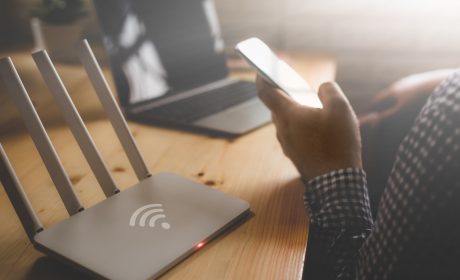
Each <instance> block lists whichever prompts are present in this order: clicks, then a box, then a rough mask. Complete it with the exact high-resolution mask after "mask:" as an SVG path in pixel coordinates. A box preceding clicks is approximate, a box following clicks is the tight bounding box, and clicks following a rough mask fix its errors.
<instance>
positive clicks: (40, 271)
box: [25, 257, 95, 280]
mask: <svg viewBox="0 0 460 280" xmlns="http://www.w3.org/2000/svg"><path fill="white" fill-rule="evenodd" d="M25 279H26V280H42V279H43V280H45V279H67V280H83V279H85V280H92V279H95V278H93V277H91V276H88V275H87V274H84V273H82V272H80V271H78V270H76V269H74V268H72V267H70V266H68V265H65V264H63V263H60V262H58V261H56V260H55V259H53V258H51V257H41V258H39V259H38V260H37V261H35V263H34V264H33V266H32V268H31V269H30V271H29V273H27V276H26V278H25Z"/></svg>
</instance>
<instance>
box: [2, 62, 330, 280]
mask: <svg viewBox="0 0 460 280" xmlns="http://www.w3.org/2000/svg"><path fill="white" fill-rule="evenodd" d="M292 58H293V59H292V62H291V63H292V65H293V66H294V68H296V69H297V70H298V71H299V72H300V73H301V74H302V75H304V76H305V77H306V78H307V79H308V80H309V81H310V82H311V83H312V85H313V86H314V87H317V86H318V85H319V84H320V83H321V82H323V81H326V80H332V79H334V73H335V63H334V60H333V59H331V58H330V57H326V56H308V55H302V54H292ZM13 59H14V61H15V63H16V66H17V67H18V69H19V72H20V74H21V75H22V78H23V79H24V82H25V84H26V88H27V89H28V90H29V93H30V94H31V95H32V97H33V99H35V100H38V101H36V105H37V106H38V111H39V114H40V115H41V116H42V117H43V119H44V123H45V126H46V128H47V130H48V133H49V134H50V137H51V139H52V141H53V143H54V145H55V147H56V150H57V151H58V154H59V155H60V157H61V159H62V162H63V164H64V165H65V167H66V170H67V172H68V174H69V176H70V177H71V180H72V182H73V183H74V186H75V188H76V190H77V193H78V195H79V197H80V199H81V201H82V203H83V205H84V206H85V207H86V208H88V207H91V206H92V205H94V204H95V203H98V202H99V201H101V200H103V199H104V196H103V193H102V191H101V189H100V188H99V186H98V184H97V181H96V179H95V178H94V175H93V174H92V173H91V170H90V169H89V167H88V164H87V163H86V161H85V159H84V158H83V156H82V154H81V152H80V150H79V148H78V146H77V144H76V142H75V140H74V139H73V137H72V135H71V133H70V131H69V129H68V128H67V127H66V126H65V125H63V119H62V117H61V115H60V114H59V113H58V110H57V108H56V106H55V105H54V103H53V102H52V100H51V97H50V94H49V93H48V90H47V89H46V88H45V85H44V82H43V81H42V80H41V78H40V76H39V74H38V72H37V70H36V68H35V66H34V64H33V62H32V60H31V58H30V57H29V56H28V55H25V54H21V53H18V54H13ZM59 72H60V73H61V75H62V76H63V79H64V82H65V84H66V85H67V87H68V89H69V92H70V93H71V95H72V97H73V99H74V101H75V104H76V106H77V107H78V108H79V110H80V111H81V113H82V117H83V119H84V120H85V122H86V124H87V126H88V129H89V131H90V133H91V135H92V136H93V138H94V140H95V142H96V145H97V147H98V148H99V149H100V151H101V154H102V155H103V157H104V159H105V160H106V162H107V165H108V166H109V167H110V169H111V170H112V171H113V174H114V178H115V180H116V182H117V183H118V185H119V187H120V188H121V189H126V188H128V187H130V186H132V185H133V184H134V183H136V177H135V175H134V173H133V171H132V170H131V168H130V165H129V163H128V160H127V158H126V156H125V155H124V153H123V151H122V148H121V146H120V144H119V142H118V141H117V139H116V137H115V134H114V132H113V130H112V128H111V126H110V124H109V123H108V121H107V119H106V118H105V117H104V115H103V113H102V108H101V107H100V104H99V103H98V102H97V99H96V98H95V93H94V92H93V89H92V88H91V86H90V84H89V82H88V81H87V79H86V76H85V74H84V72H83V71H82V69H81V68H79V67H77V66H72V67H70V66H62V67H59ZM234 75H235V76H239V77H245V78H248V77H249V78H253V76H254V74H253V73H251V74H248V73H239V74H238V73H236V74H234ZM4 90H5V89H4V87H2V85H0V101H1V103H0V116H1V117H2V118H0V119H1V120H3V124H2V125H1V129H0V141H1V143H2V144H3V146H4V147H5V150H6V152H7V154H8V155H9V157H10V160H11V161H12V164H13V166H14V168H15V170H16V172H17V174H18V176H19V178H20V181H21V182H22V184H23V185H24V188H25V191H26V193H27V194H28V195H29V198H30V200H31V203H32V205H33V206H34V208H35V210H36V211H37V212H38V215H39V218H40V220H41V221H42V222H43V224H44V226H45V227H49V226H51V225H53V224H56V223H58V222H60V221H62V220H64V219H66V218H67V214H66V211H65V209H64V206H63V204H62V202H61V200H60V198H59V196H58V195H57V192H56V190H55V188H54V186H53V184H52V182H51V180H50V178H49V176H48V175H47V174H48V173H47V171H46V169H45V168H44V166H43V163H42V161H41V159H40V157H39V155H38V153H37V151H36V150H35V147H34V145H33V143H32V141H31V139H30V137H29V135H28V134H27V133H26V132H25V131H24V128H23V125H22V122H21V121H17V120H16V119H17V113H16V110H15V107H14V105H13V104H12V103H11V102H10V101H9V100H8V98H6V97H5V93H4ZM0 123H1V122H0ZM5 123H6V124H5ZM129 125H130V128H131V130H132V131H133V133H134V135H135V138H136V140H137V143H138V145H139V147H140V149H141V151H142V153H143V155H144V157H145V160H146V161H147V164H148V166H149V167H150V168H151V171H152V172H153V173H154V174H155V173H157V172H160V171H172V172H175V173H177V174H180V175H182V176H185V177H187V178H190V179H192V180H195V181H198V182H202V183H203V184H206V185H208V186H209V187H211V188H216V189H219V190H221V191H223V192H225V193H229V194H232V195H235V196H238V197H240V198H242V199H244V200H246V201H248V202H249V204H250V205H251V209H252V211H253V212H254V214H255V215H254V217H252V218H251V219H249V220H248V221H246V222H245V223H244V224H242V225H241V226H239V227H238V228H236V229H235V230H233V231H231V232H230V233H227V234H224V235H223V236H220V237H219V238H217V239H216V240H214V241H212V242H210V243H209V244H207V246H205V247H204V248H203V249H201V250H200V251H199V252H197V253H196V254H194V255H192V256H191V257H189V258H187V259H186V260H185V261H183V262H182V263H180V264H179V265H177V266H176V267H174V268H173V269H172V270H170V271H169V272H167V273H166V274H165V275H164V276H163V279H300V278H301V274H302V266H303V256H304V252H305V245H306V240H307V232H308V221H307V216H306V214H305V211H304V208H303V202H302V192H303V190H302V184H301V183H300V181H299V180H298V174H297V172H296V170H295V169H294V167H293V165H292V164H291V163H290V162H289V160H288V159H287V158H286V157H285V156H284V155H283V153H282V151H281V148H280V146H279V144H278V142H277V140H276V137H275V130H274V127H273V125H267V126H265V127H262V128H260V129H258V130H256V131H254V132H252V133H249V134H247V135H244V136H242V137H240V138H237V139H234V140H227V139H219V138H211V137H207V136H204V135H198V134H192V133H187V132H181V131H176V130H170V129H164V128H158V127H154V126H146V125H141V124H137V123H129ZM81 278H84V275H82V274H80V273H78V272H76V271H73V270H71V269H70V268H67V267H66V266H64V265H61V264H59V263H57V262H55V261H54V260H52V259H51V258H49V257H43V255H42V254H41V253H39V252H38V251H36V250H35V249H34V248H33V246H31V244H30V242H29V241H28V239H27V237H26V234H25V233H24V231H23V229H22V227H21V224H20V222H19V220H18V218H17V217H16V214H15V212H14V209H13V207H12V206H11V204H10V202H9V201H8V198H7V196H6V193H5V191H4V189H3V188H0V279H81Z"/></svg>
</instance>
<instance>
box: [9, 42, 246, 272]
mask: <svg viewBox="0 0 460 280" xmlns="http://www.w3.org/2000/svg"><path fill="white" fill-rule="evenodd" d="M78 51H79V55H80V59H81V61H82V63H83V66H84V67H85V70H86V72H87V73H88V77H89V78H90V80H91V82H92V84H93V86H94V88H95V90H96V93H97V95H98V97H99V100H100V101H101V104H102V105H103V108H104V111H105V112H106V114H107V116H108V118H109V120H110V122H111V123H112V126H113V128H114V130H115V133H116V134H117V136H118V139H119V140H120V143H121V145H122V147H123V149H124V151H125V152H126V155H127V157H128V160H129V161H130V163H131V165H132V167H133V169H134V172H135V174H136V176H137V178H138V179H139V183H137V184H136V185H134V186H133V187H131V188H129V189H127V190H125V191H123V192H120V191H119V188H118V187H117V185H116V182H115V181H114V180H113V178H112V176H111V174H110V172H109V170H108V168H107V167H106V165H105V162H104V160H103V159H102V157H101V155H100V154H99V152H98V150H97V148H96V146H95V144H94V141H93V140H92V138H91V136H90V135H89V133H88V130H87V129H86V126H85V125H84V123H83V121H82V119H81V117H80V115H79V113H78V111H77V109H76V108H75V106H74V104H73V102H72V100H71V98H70V96H69V94H68V93H67V90H66V88H65V86H64V84H63V83H62V81H61V79H60V77H59V75H58V73H57V71H56V69H55V68H54V66H53V64H52V62H51V60H50V58H49V57H48V55H47V53H46V51H39V52H36V53H34V54H33V55H32V56H33V58H34V60H35V63H36V64H37V67H38V69H39V70H40V73H41V75H42V76H43V78H44V80H45V82H46V84H47V85H48V88H49V89H50V92H51V93H52V95H53V97H54V99H55V101H56V103H57V105H58V106H59V108H60V109H61V112H62V113H63V115H64V118H65V120H66V122H67V124H68V125H69V128H70V130H71V131H72V134H73V135H74V137H75V138H76V140H77V143H78V144H79V146H80V148H81V150H82V152H83V155H84V156H85V158H86V159H87V161H88V164H89V166H90V167H91V170H92V171H93V173H94V175H95V177H96V179H97V180H98V182H99V184H100V186H101V188H102V190H103V192H104V194H105V195H106V197H107V199H105V200H104V201H102V202H100V203H99V204H97V205H95V206H93V207H91V208H89V209H86V210H85V209H84V208H83V206H82V205H81V203H80V200H79V198H78V196H77V194H76V192H75V191H74V189H73V186H72V183H71V181H70V179H69V177H68V175H67V173H66V172H65V170H64V167H63V166H62V164H61V161H60V159H59V156H58V155H57V153H56V151H55V149H54V147H53V145H52V143H51V140H50V139H49V137H48V134H47V133H46V131H45V129H44V127H43V124H42V122H41V120H40V118H39V116H38V114H37V112H36V110H35V108H34V106H33V104H32V102H31V100H30V98H29V96H28V93H27V91H26V89H25V87H24V85H23V83H22V81H21V79H20V77H19V74H18V73H17V71H16V69H15V67H14V65H13V62H12V61H11V59H10V58H4V59H0V74H1V76H2V77H3V79H4V81H5V84H6V85H7V87H8V92H9V94H10V97H11V99H13V101H14V102H15V103H16V106H17V107H18V109H19V112H20V113H21V115H22V117H23V119H24V122H25V124H26V127H27V129H28V131H29V133H30V135H31V137H32V140H33V141H34V143H35V146H36V147H37V149H38V152H39V154H40V156H41V158H42V160H43V162H44V163H45V166H46V168H47V170H48V173H49V174H50V176H51V179H52V180H53V182H54V184H55V186H56V189H57V191H58V193H59V195H60V197H61V199H62V200H63V202H64V205H65V207H66V210H67V212H68V213H69V215H70V217H69V218H68V219H66V220H64V221H62V222H60V223H59V224H57V225H54V226H52V227H50V228H47V229H43V226H42V224H41V223H40V220H39V219H38V217H37V215H36V213H35V211H34V210H33V208H32V206H31V205H30V203H29V200H28V198H27V196H26V194H25V193H24V190H23V188H22V186H21V184H20V182H19V180H18V178H17V176H16V173H15V172H14V169H13V168H12V166H11V164H10V162H9V160H8V158H7V155H6V153H5V151H4V150H3V148H2V146H1V145H0V180H1V182H2V184H3V186H4V187H5V190H6V193H7V195H8V198H9V199H10V201H11V203H12V204H13V206H14V209H15V211H16V213H17V215H18V217H19V218H20V221H21V223H22V225H23V227H24V229H25V231H26V233H27V236H28V238H29V239H30V241H31V242H32V243H33V244H34V246H35V247H36V248H37V249H38V250H40V251H42V252H44V253H45V254H48V255H50V256H53V257H55V258H56V259H57V260H60V261H62V262H65V263H67V264H71V265H73V266H75V267H77V268H79V269H81V270H82V271H84V272H87V273H89V274H90V275H93V276H95V277H98V278H104V279H130V280H137V279H139V280H141V279H152V278H156V277H158V276H159V275H161V274H162V273H164V272H165V271H166V270H168V269H169V268H171V267H172V266H174V265H175V264H177V263H178V262H179V261H181V260H182V259H184V258H185V257H186V256H188V255H190V254H191V253H193V252H195V251H196V250H198V249H200V248H201V247H203V245H204V244H205V243H206V242H207V241H209V240H211V239H212V238H213V237H215V236H216V235H217V234H219V233H221V232H222V231H223V230H225V229H227V228H228V227H230V226H232V225H234V224H236V223H237V222H238V221H240V220H241V219H243V218H244V216H246V215H247V214H248V213H249V205H248V203H247V202H245V201H243V200H241V199H238V198H235V197H231V196H229V195H226V194H224V193H222V192H219V191H217V190H214V189H212V188H209V187H206V186H203V185H200V184H198V183H195V182H193V181H190V180H188V179H185V178H182V177H180V176H178V175H174V174H171V173H160V174H158V175H155V176H151V175H150V171H149V169H148V167H147V165H146V163H145V161H144V159H143V157H142V155H141V153H140V151H139V149H138V147H137V145H136V143H135V141H134V138H133V136H132V134H131V132H130V131H129V128H128V125H127V123H126V120H125V119H124V117H123V115H122V114H121V111H120V108H119V107H118V105H117V103H116V101H115V99H114V97H113V95H112V92H111V91H110V87H109V86H108V84H107V81H106V80H105V78H104V76H103V74H102V71H101V69H100V67H99V65H98V63H97V61H96V58H95V57H94V54H93V53H92V50H91V48H90V46H89V44H88V43H87V42H86V40H85V41H83V43H82V44H81V45H80V46H79V48H78Z"/></svg>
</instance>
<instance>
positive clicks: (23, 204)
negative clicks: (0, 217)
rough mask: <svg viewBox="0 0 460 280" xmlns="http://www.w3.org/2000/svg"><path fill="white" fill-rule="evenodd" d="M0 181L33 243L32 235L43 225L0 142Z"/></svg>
mask: <svg viewBox="0 0 460 280" xmlns="http://www.w3.org/2000/svg"><path fill="white" fill-rule="evenodd" d="M0 181H1V182H2V184H3V187H4V188H5V191H6V194H7V195H8V197H9V199H10V201H11V204H13V207H14V210H15V211H16V214H17V215H18V217H19V220H21V223H22V226H23V227H24V230H25V231H26V234H27V236H28V237H29V240H30V241H31V242H32V243H34V242H35V241H34V236H35V234H36V233H38V232H40V231H42V230H43V226H42V224H41V223H40V220H38V217H37V215H36V214H35V211H34V210H33V208H32V205H30V202H29V200H28V199H27V195H26V194H25V193H24V190H23V188H22V186H21V183H20V182H19V180H18V177H17V176H16V173H15V172H14V170H13V167H11V164H10V161H9V160H8V157H7V156H6V153H5V150H3V147H2V145H1V144H0Z"/></svg>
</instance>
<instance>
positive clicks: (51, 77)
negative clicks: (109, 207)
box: [32, 50, 119, 197]
mask: <svg viewBox="0 0 460 280" xmlns="http://www.w3.org/2000/svg"><path fill="white" fill-rule="evenodd" d="M32 57H33V59H34V61H35V64H37V67H38V70H40V73H41V75H42V77H43V79H44V80H45V82H46V84H47V85H48V88H49V89H50V91H51V93H52V95H53V97H54V100H55V101H56V103H57V104H58V106H59V108H60V109H61V112H62V114H63V115H64V118H65V120H66V122H67V124H68V125H69V127H70V130H71V131H72V133H73V135H74V137H75V139H76V140H77V142H78V145H79V146H80V149H81V150H82V152H83V154H84V156H85V158H86V161H87V162H88V164H89V166H90V167H91V169H92V170H93V173H94V175H95V176H96V179H97V181H98V182H99V185H100V186H101V187H102V190H103V191H104V194H105V196H106V197H109V196H112V195H113V194H115V193H118V192H119V190H118V188H117V186H116V184H115V181H114V180H113V178H112V176H111V175H110V172H109V170H108V169H107V167H106V165H105V163H104V161H103V160H102V157H101V155H100V154H99V151H98V150H97V148H96V145H95V144H94V142H93V139H92V138H91V136H90V134H89V132H88V130H87V129H86V126H85V124H84V123H83V120H82V119H81V117H80V114H79V113H78V111H77V109H76V108H75V105H74V104H73V102H72V99H71V98H70V96H69V93H68V92H67V89H66V88H65V86H64V83H63V82H62V80H61V78H60V77H59V74H58V73H57V71H56V68H55V67H54V65H53V63H52V62H51V59H50V57H49V56H48V53H47V52H46V51H44V50H42V51H38V52H35V53H33V54H32Z"/></svg>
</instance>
